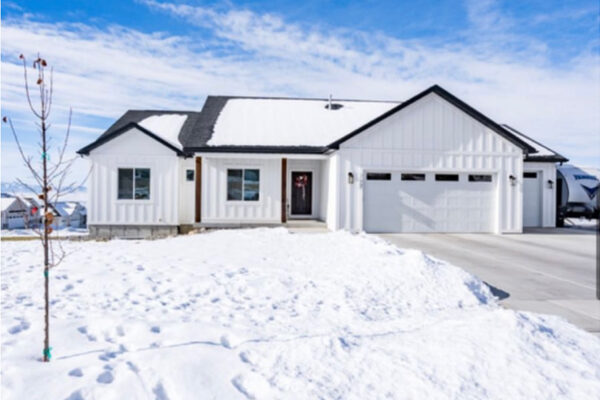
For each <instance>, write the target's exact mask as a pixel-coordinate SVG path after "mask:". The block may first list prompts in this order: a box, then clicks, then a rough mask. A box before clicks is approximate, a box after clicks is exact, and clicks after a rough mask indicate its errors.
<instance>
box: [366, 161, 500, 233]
mask: <svg viewBox="0 0 600 400" xmlns="http://www.w3.org/2000/svg"><path fill="white" fill-rule="evenodd" d="M496 197H497V196H496V179H495V177H494V175H492V174H489V173H481V174H478V173H460V174H458V173H454V172H444V173H441V172H436V173H433V172H431V173H430V172H427V173H423V172H419V173H412V172H368V173H367V174H366V183H365V189H364V213H363V226H364V229H365V231H367V232H493V231H494V227H495V215H496V206H495V204H496Z"/></svg>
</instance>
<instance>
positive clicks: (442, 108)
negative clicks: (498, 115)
mask: <svg viewBox="0 0 600 400" xmlns="http://www.w3.org/2000/svg"><path fill="white" fill-rule="evenodd" d="M338 155H339V166H340V168H339V172H338V180H339V195H340V199H339V205H340V210H339V216H340V219H339V221H338V223H337V224H336V227H337V228H343V229H351V230H361V229H362V211H363V186H364V185H363V183H364V182H363V181H362V180H363V179H364V177H363V174H364V171H366V170H385V169H389V170H406V171H411V170H412V171H437V170H439V171H448V170H451V171H463V172H467V171H474V172H475V171H479V172H484V171H488V172H493V173H496V174H497V175H498V197H499V198H498V201H497V207H498V210H497V211H498V213H499V217H498V224H499V227H497V230H498V231H501V232H515V231H521V226H522V214H521V212H522V192H521V190H522V188H521V186H520V185H517V186H514V187H510V185H508V180H509V178H508V177H509V175H514V176H516V177H520V176H522V169H523V161H522V158H523V153H522V150H521V149H520V148H518V147H517V146H515V145H514V144H512V143H510V142H509V141H508V140H506V139H504V138H503V137H501V136H500V135H499V134H497V133H496V132H494V131H492V130H491V129H489V128H487V127H486V126H484V125H483V124H481V123H480V122H478V121H476V120H475V119H473V118H472V117H470V116H468V115H467V114H465V113H464V112H462V111H461V110H459V109H458V108H456V107H455V106H453V105H451V104H450V103H448V102H446V101H445V100H443V99H442V98H440V97H438V96H437V95H435V94H430V95H428V96H426V97H424V98H423V99H421V100H420V101H418V102H416V103H414V104H412V105H410V106H409V107H407V108H405V109H403V110H401V111H400V112H398V113H396V114H394V115H392V116H390V117H389V118H387V119H385V120H383V121H381V122H380V123H378V124H376V125H374V126H373V127H371V128H369V129H367V130H366V131H364V132H362V133H361V134H359V135H357V136H355V137H354V138H352V139H350V140H348V141H347V142H345V143H343V144H342V145H341V146H340V150H339V153H338ZM350 171H352V172H353V174H354V175H355V177H357V178H358V179H357V180H356V181H357V182H356V183H355V184H354V185H349V184H348V183H347V181H348V178H347V175H348V172H350Z"/></svg>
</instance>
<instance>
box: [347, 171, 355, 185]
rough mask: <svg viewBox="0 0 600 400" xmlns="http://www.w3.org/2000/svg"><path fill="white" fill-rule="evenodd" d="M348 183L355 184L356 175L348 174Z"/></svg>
mask: <svg viewBox="0 0 600 400" xmlns="http://www.w3.org/2000/svg"><path fill="white" fill-rule="evenodd" d="M348 183H349V184H351V185H352V184H353V183H354V174H353V173H352V172H348Z"/></svg>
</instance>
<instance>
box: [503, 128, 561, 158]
mask: <svg viewBox="0 0 600 400" xmlns="http://www.w3.org/2000/svg"><path fill="white" fill-rule="evenodd" d="M502 126H503V127H504V128H505V129H508V130H509V131H510V132H511V133H513V134H514V135H516V136H517V137H518V138H519V139H521V140H522V141H524V142H525V143H527V144H528V145H530V146H531V147H533V148H534V149H536V150H537V153H534V155H535V156H556V155H558V154H557V153H556V152H555V151H553V150H552V149H549V148H548V147H546V146H544V145H543V144H541V143H538V142H536V141H535V140H533V139H532V138H530V137H529V136H526V135H524V134H523V133H521V132H519V131H518V130H516V129H514V128H512V127H510V126H508V125H502Z"/></svg>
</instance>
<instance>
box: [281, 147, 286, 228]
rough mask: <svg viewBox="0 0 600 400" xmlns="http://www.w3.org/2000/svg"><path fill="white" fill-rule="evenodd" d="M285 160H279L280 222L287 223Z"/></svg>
mask: <svg viewBox="0 0 600 400" xmlns="http://www.w3.org/2000/svg"><path fill="white" fill-rule="evenodd" d="M286 189H287V158H282V159H281V222H282V223H285V222H286V221H287V213H286V209H285V207H286V204H287V190H286Z"/></svg>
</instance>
